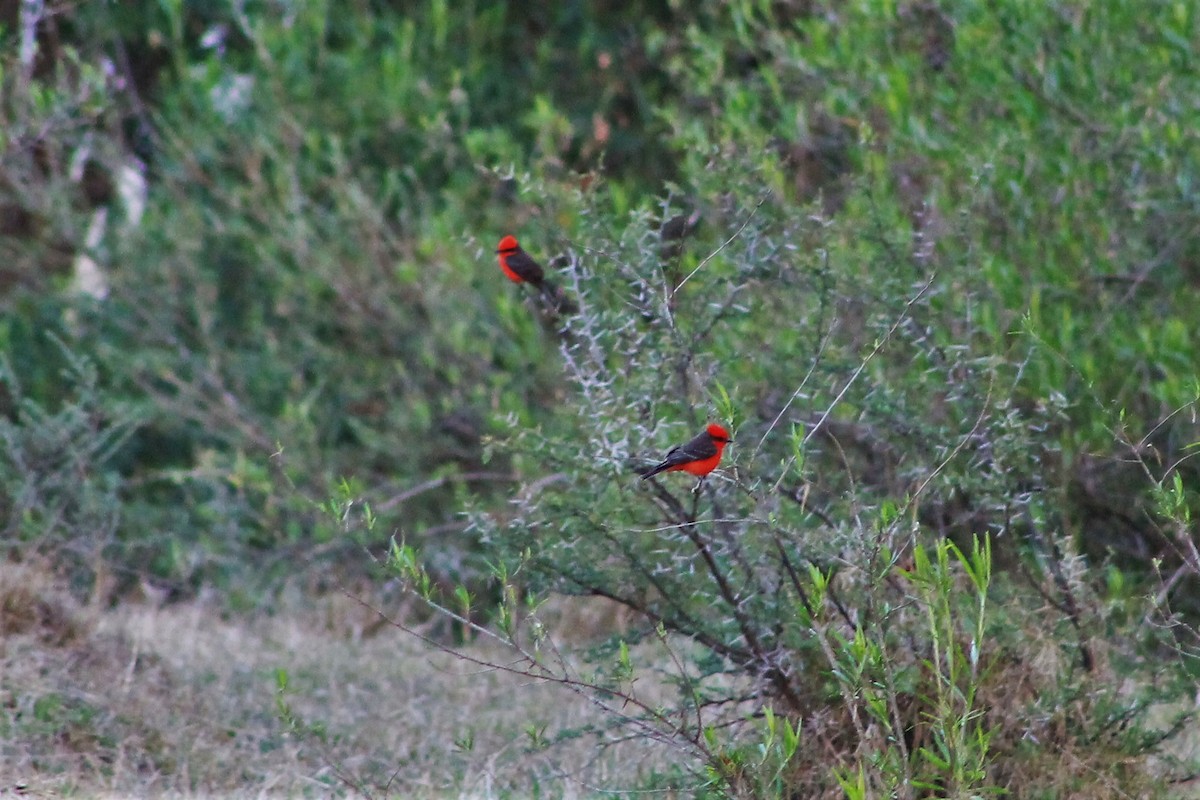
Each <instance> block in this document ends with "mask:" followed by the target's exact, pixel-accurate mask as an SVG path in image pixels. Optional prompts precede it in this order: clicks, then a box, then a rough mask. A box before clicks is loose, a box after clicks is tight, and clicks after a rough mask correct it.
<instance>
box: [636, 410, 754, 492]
mask: <svg viewBox="0 0 1200 800" xmlns="http://www.w3.org/2000/svg"><path fill="white" fill-rule="evenodd" d="M732 441H733V439H731V438H730V436H729V431H727V430H725V429H724V428H723V427H721V426H720V425H718V424H716V423H715V422H714V423H711V424H710V425H709V426H708V427H707V428H705V429H704V431H703V432H702V433H701V434H700V435H699V436H697V437H696V438H695V439H692V440H691V441H690V442H688V443H687V444H681V445H679V446H678V447H672V448H671V449H670V450H669V451H668V452H667V457H666V458H664V459H663V460H662V461H661V462H659V463H658V464H656V465H654V466H653V467H651V468H650V469H648V470H645V471H644V472H642V480H646V478H650V477H653V476H655V475H657V474H658V473H660V472H679V471H682V472H687V473H689V474H691V475H695V476H696V477H697V478H699V479H700V483H703V482H704V479H705V478H706V477H708V473H710V472H712V471H713V470H714V469H716V468H717V465H718V464H720V463H721V454H722V453H724V452H725V445H727V444H729V443H730V442H732ZM698 487H699V484H697V488H698Z"/></svg>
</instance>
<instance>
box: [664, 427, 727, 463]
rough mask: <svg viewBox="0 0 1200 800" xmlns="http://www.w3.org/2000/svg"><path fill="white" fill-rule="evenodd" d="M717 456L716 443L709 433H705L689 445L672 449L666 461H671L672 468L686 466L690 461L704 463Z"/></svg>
mask: <svg viewBox="0 0 1200 800" xmlns="http://www.w3.org/2000/svg"><path fill="white" fill-rule="evenodd" d="M716 454H717V445H716V442H714V441H713V438H712V437H711V436H709V435H708V431H703V432H701V433H700V435H699V436H697V437H696V438H695V439H692V440H691V441H690V442H688V443H687V444H681V445H679V446H678V447H673V448H671V450H670V452H668V453H667V457H666V458H665V459H664V461H669V462H671V466H675V465H676V464H686V463H688V462H689V461H703V460H704V459H706V458H712V457H713V456H715V455H716Z"/></svg>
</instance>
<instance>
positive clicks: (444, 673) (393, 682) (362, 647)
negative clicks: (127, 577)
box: [0, 566, 676, 798]
mask: <svg viewBox="0 0 1200 800" xmlns="http://www.w3.org/2000/svg"><path fill="white" fill-rule="evenodd" d="M360 614H361V609H360V608H357V607H356V605H355V604H352V603H350V602H349V601H347V600H346V599H345V598H333V599H329V600H327V601H324V602H321V603H308V604H306V605H305V607H303V608H300V609H296V610H294V611H293V612H292V613H286V614H278V615H276V616H274V617H270V618H268V617H260V618H255V619H250V620H246V619H235V618H229V619H226V618H222V617H221V616H220V615H219V614H218V613H216V612H215V611H214V610H213V609H211V608H208V607H206V606H205V605H203V604H200V603H194V604H190V605H181V606H169V607H166V608H162V609H157V608H153V607H149V606H145V605H126V606H123V607H119V608H117V609H115V610H112V611H105V612H102V613H101V612H93V611H88V610H86V609H83V608H81V607H80V606H78V605H77V604H75V603H74V602H73V601H72V600H71V599H70V598H69V597H68V596H67V595H65V594H62V593H59V592H56V591H55V589H54V584H53V582H52V581H51V580H50V579H48V578H47V577H46V576H45V574H43V573H39V572H37V571H35V570H31V569H28V568H20V567H13V566H3V567H0V634H2V636H3V638H0V795H4V794H5V793H6V792H8V791H13V790H14V789H16V788H18V787H24V789H23V791H25V792H27V793H29V794H31V795H33V796H66V795H76V796H89V797H91V796H102V795H106V794H115V795H126V796H130V795H134V796H140V797H148V796H214V795H222V796H248V795H255V796H297V795H299V796H318V797H319V796H328V795H330V794H343V795H345V794H350V795H353V794H357V793H356V792H354V791H352V790H351V789H350V787H349V785H348V784H347V783H346V780H345V779H349V780H350V782H351V783H354V782H357V783H360V784H361V786H362V788H363V789H365V790H366V791H367V792H368V793H370V794H372V795H375V796H382V795H385V794H390V795H391V796H394V797H406V798H407V797H417V798H420V797H438V798H441V797H499V796H505V795H512V796H518V797H521V796H530V795H531V794H533V793H534V792H540V794H541V795H543V796H551V797H554V796H563V797H576V796H585V795H589V794H593V793H594V792H593V787H600V786H603V787H605V788H629V787H631V786H633V785H634V784H635V782H636V781H637V778H638V774H639V772H640V771H641V770H643V769H647V768H653V767H658V768H661V767H664V766H665V765H667V764H669V763H670V762H671V761H672V760H673V758H674V757H676V756H675V754H672V753H670V752H666V751H664V750H662V749H659V748H657V747H656V746H655V745H653V744H651V743H647V742H636V743H630V744H627V745H622V746H621V747H617V748H611V749H608V750H600V749H599V748H597V747H596V745H595V742H594V741H592V740H589V739H588V738H586V737H584V738H580V739H576V740H573V741H570V742H567V743H565V744H558V745H554V746H552V747H550V748H549V749H546V750H541V751H539V752H536V753H531V752H529V748H528V741H529V739H528V737H527V735H526V730H527V728H529V727H530V726H533V727H535V728H543V727H544V729H545V730H546V732H547V734H548V735H553V733H554V732H555V731H557V730H561V729H563V728H570V727H573V726H578V725H582V724H585V723H587V722H593V721H597V720H598V718H599V717H598V712H596V711H595V710H594V709H592V708H591V706H590V705H589V704H588V703H587V702H586V700H584V699H583V698H580V697H577V696H575V695H572V694H570V693H567V692H564V691H563V690H561V689H557V688H555V687H551V686H547V685H545V684H534V683H530V682H528V681H524V680H522V679H519V678H515V677H513V676H509V675H505V674H502V673H498V672H495V671H481V670H478V669H476V668H473V667H470V666H469V665H466V664H464V663H462V662H460V661H457V660H455V659H453V658H452V657H450V656H447V655H445V654H442V653H437V652H431V651H430V649H429V648H427V647H425V646H423V645H421V644H420V643H419V642H418V641H416V640H415V639H414V638H413V637H411V636H410V635H407V634H403V633H401V632H399V631H397V630H395V629H393V628H391V627H383V628H380V629H379V631H378V633H377V634H376V635H373V636H370V637H366V638H363V637H356V636H355V635H354V632H355V631H356V630H361V629H362V627H363V626H362V624H361V623H362V619H361V616H360ZM570 618H571V619H572V620H573V621H574V622H573V623H572V624H577V620H578V618H579V617H578V612H572V616H570ZM597 624H599V623H597ZM473 647H475V648H477V649H478V650H477V652H479V654H480V655H483V656H485V657H490V658H496V657H497V656H498V655H499V653H498V652H495V651H491V652H489V651H488V650H486V649H485V648H483V646H482V645H473ZM278 669H286V670H287V672H288V675H289V677H290V683H289V691H288V697H287V701H288V703H289V705H290V706H291V707H292V709H293V710H294V712H295V713H296V715H297V716H298V717H299V718H300V719H301V720H302V721H303V723H304V726H305V727H306V728H311V729H321V730H323V733H321V734H318V733H314V732H313V731H312V730H311V729H310V730H306V731H305V732H303V733H296V732H292V733H289V732H287V731H286V730H285V728H286V726H285V725H284V724H283V722H282V720H281V718H280V715H279V713H278V711H277V707H276V697H277V692H276V678H275V675H276V670H278ZM468 738H473V746H472V747H470V749H466V748H464V747H463V746H461V745H463V744H465V742H466V740H467V739H468ZM456 742H457V743H458V744H456ZM622 748H624V750H622ZM385 786H386V790H385V789H384V787H385Z"/></svg>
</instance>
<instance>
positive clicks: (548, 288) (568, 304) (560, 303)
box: [538, 280, 579, 316]
mask: <svg viewBox="0 0 1200 800" xmlns="http://www.w3.org/2000/svg"><path fill="white" fill-rule="evenodd" d="M538 289H539V290H540V291H541V293H542V300H543V301H544V302H545V303H546V306H547V307H548V308H550V309H552V310H553V311H554V313H555V314H558V315H559V316H566V315H568V314H578V313H579V305H578V304H577V303H576V302H575V301H574V300H572V299H571V296H570V295H569V294H567V290H566V289H564V288H562V287H561V286H559V285H558V284H557V283H555V282H554V281H551V280H543V281H542V282H541V284H540V285H539V286H538Z"/></svg>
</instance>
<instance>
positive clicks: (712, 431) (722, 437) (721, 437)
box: [707, 422, 733, 447]
mask: <svg viewBox="0 0 1200 800" xmlns="http://www.w3.org/2000/svg"><path fill="white" fill-rule="evenodd" d="M707 430H708V435H709V436H711V437H712V440H713V441H714V442H716V443H717V447H721V446H723V445H727V444H729V443H730V442H732V441H733V439H731V438H730V437H729V431H727V430H725V429H724V428H722V427H721V426H720V425H718V424H717V423H715V422H713V423H710V424H709V426H708V428H707Z"/></svg>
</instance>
